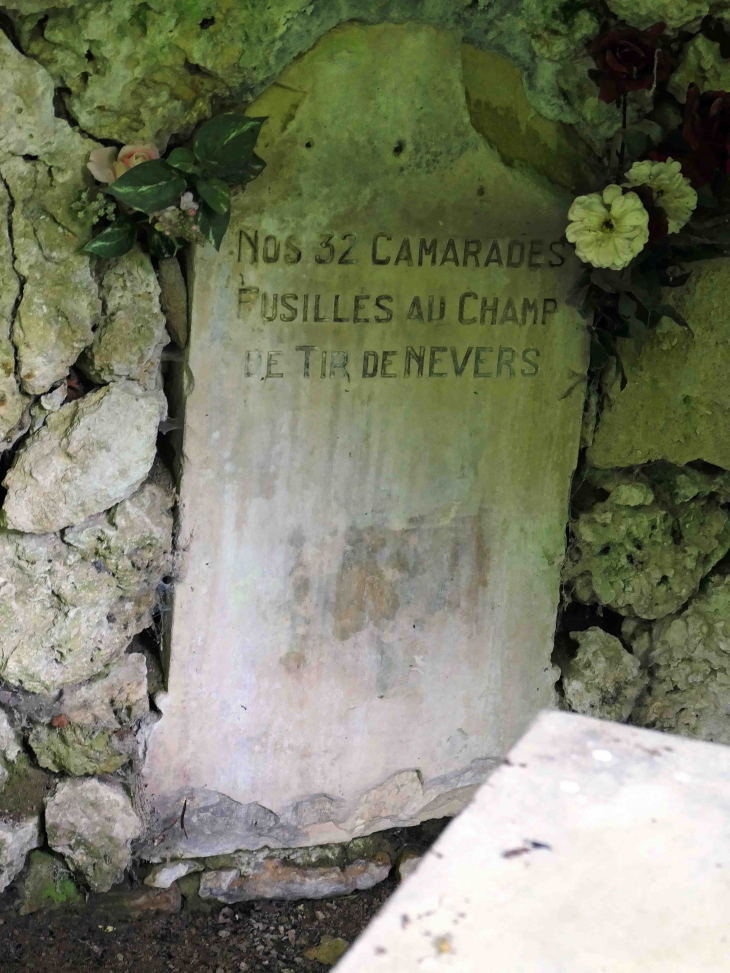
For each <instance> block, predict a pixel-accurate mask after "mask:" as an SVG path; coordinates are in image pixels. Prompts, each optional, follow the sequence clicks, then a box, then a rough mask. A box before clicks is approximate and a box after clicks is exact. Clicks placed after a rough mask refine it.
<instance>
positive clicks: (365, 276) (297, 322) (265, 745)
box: [146, 25, 585, 858]
mask: <svg viewBox="0 0 730 973" xmlns="http://www.w3.org/2000/svg"><path fill="white" fill-rule="evenodd" d="M460 47H461V45H460V39H459V37H458V35H456V34H453V33H449V32H441V31H437V30H435V29H432V28H427V27H415V26H407V27H395V26H378V27H360V26H354V25H353V26H348V27H345V28H341V29H338V30H335V31H333V32H331V33H330V34H329V35H327V36H326V37H325V38H324V39H323V40H322V41H321V42H320V43H319V44H318V45H317V46H316V47H315V48H314V49H313V50H312V51H311V52H310V53H309V54H307V55H306V56H305V57H303V58H302V59H300V60H299V61H297V62H295V63H294V64H292V65H291V66H290V67H289V68H288V69H287V70H286V71H285V72H284V74H283V76H282V77H281V79H280V80H279V81H278V82H277V83H275V84H274V85H273V86H272V87H271V88H270V89H269V91H268V92H266V93H265V94H264V95H263V96H262V97H261V98H260V99H259V100H258V101H257V103H256V104H254V105H253V106H252V108H251V109H250V113H251V114H254V115H267V116H269V120H268V122H267V123H266V125H265V126H264V129H263V133H262V138H261V141H260V147H259V151H260V154H261V155H262V157H263V158H265V159H266V161H267V163H268V168H267V169H266V171H265V173H264V174H263V175H262V176H261V177H260V178H259V179H258V180H256V181H255V182H254V183H252V184H251V186H250V187H249V188H248V189H247V190H246V192H245V193H244V194H243V195H242V196H241V197H240V198H239V199H238V201H237V203H236V206H235V211H234V215H233V219H232V224H231V229H230V230H229V233H228V236H227V238H226V243H225V244H224V247H223V250H222V252H221V254H220V255H219V256H217V255H216V254H215V253H214V252H213V251H212V250H210V249H205V250H199V251H197V252H196V254H195V260H194V282H193V304H192V324H191V339H190V352H189V362H188V367H189V374H191V375H192V379H193V380H194V388H193V390H192V392H191V393H190V396H189V399H188V402H187V412H186V427H185V438H184V473H183V478H182V498H181V546H182V549H183V551H184V552H185V555H184V556H185V565H186V566H185V569H184V576H183V578H182V580H181V581H180V582H179V584H178V586H177V590H176V598H175V609H174V620H173V633H172V645H171V665H170V678H169V692H168V693H167V694H166V695H165V696H164V697H163V698H161V699H159V700H158V701H159V703H160V706H161V709H162V711H163V718H162V720H161V721H160V722H159V723H158V724H157V725H156V726H155V728H154V730H153V731H152V736H151V739H150V745H149V756H148V761H147V767H146V783H147V788H148V790H147V793H148V794H150V795H151V798H152V800H153V802H154V805H155V807H156V809H157V810H158V811H159V813H160V814H161V816H162V821H161V826H165V825H167V824H170V823H171V822H173V821H175V820H176V819H178V818H179V817H180V815H181V811H182V807H183V804H184V802H187V803H186V804H185V829H184V831H183V829H181V828H180V827H173V828H170V829H169V830H168V831H166V832H165V834H164V837H163V838H162V839H161V840H160V841H159V842H158V843H157V844H155V845H154V846H151V847H150V848H149V849H148V854H149V855H150V857H153V858H154V857H157V858H162V857H165V855H168V854H172V853H173V852H175V853H176V854H187V855H191V856H192V855H202V854H213V853H218V852H223V851H228V850H231V849H233V848H237V847H248V848H255V847H260V846H261V845H265V844H266V845H270V846H287V845H304V844H313V843H317V842H329V841H338V840H346V839H348V838H350V837H352V836H353V835H362V834H367V833H369V832H372V831H374V830H377V829H379V828H386V827H389V826H392V825H395V824H403V823H408V822H411V823H412V822H415V821H418V820H422V819H425V818H428V817H436V816H440V815H442V814H448V813H452V814H453V813H455V812H456V811H458V810H459V809H460V808H461V807H462V806H463V805H464V803H465V802H466V801H467V800H468V799H469V797H470V796H471V794H472V793H473V791H474V787H475V786H476V785H477V784H478V783H479V781H480V780H482V779H483V777H484V775H485V773H486V771H487V770H488V769H489V768H491V767H492V766H493V765H494V763H495V761H496V760H498V759H499V758H500V756H501V755H502V754H504V753H505V752H506V750H507V748H508V747H509V746H510V745H511V744H512V743H513V742H514V741H515V739H516V738H517V737H518V736H519V734H520V733H521V732H522V730H523V729H524V727H525V726H526V724H527V722H528V721H529V719H530V718H531V717H532V716H533V715H534V714H535V713H536V712H537V710H538V709H540V708H541V707H544V706H547V705H550V704H551V702H552V698H553V684H554V682H555V675H554V673H553V671H552V668H551V664H550V652H551V646H552V636H553V630H554V622H555V610H556V605H557V601H558V584H559V568H560V562H561V558H562V555H563V551H564V536H565V521H566V518H567V496H568V487H569V480H570V475H571V472H572V470H573V467H574V464H575V459H576V456H577V449H578V435H579V427H580V418H581V407H582V386H581V376H582V375H584V374H585V337H584V332H583V330H582V329H581V327H580V326H579V324H578V320H577V319H576V318H575V317H574V316H573V315H572V312H570V311H569V309H567V308H566V306H565V303H564V302H565V294H566V291H567V288H568V286H569V284H570V282H571V279H572V277H573V275H574V268H573V267H572V266H571V265H569V261H568V255H567V253H566V252H564V249H563V245H562V244H561V243H560V242H559V240H560V237H561V236H562V233H563V229H564V225H565V212H566V210H567V207H568V205H569V202H570V198H569V197H568V196H567V195H566V194H565V193H564V192H563V191H562V190H557V189H556V188H555V187H553V186H552V185H551V184H549V183H547V182H546V181H545V180H544V179H543V178H540V177H537V176H536V175H534V174H533V173H531V172H530V171H529V170H524V169H520V168H510V167H509V166H507V165H505V164H503V163H502V161H501V160H500V158H499V155H498V153H497V152H496V151H495V150H494V149H493V148H492V147H491V146H490V145H489V144H487V142H485V140H484V138H483V137H482V136H480V135H479V134H478V133H477V132H476V131H475V130H474V129H473V128H472V126H471V124H470V121H469V114H468V112H467V108H466V104H465V98H464V86H463V80H462V75H461V52H460ZM573 386H575V389H574V391H573V392H572V393H570V392H569V390H570V389H571V387H573ZM566 393H569V394H566Z"/></svg>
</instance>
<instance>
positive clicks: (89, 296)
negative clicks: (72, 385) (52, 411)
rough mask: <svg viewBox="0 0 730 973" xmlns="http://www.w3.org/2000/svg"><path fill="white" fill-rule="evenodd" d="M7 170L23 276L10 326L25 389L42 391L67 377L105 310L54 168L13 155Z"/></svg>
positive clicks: (17, 263) (17, 261)
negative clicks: (56, 180)
mask: <svg viewBox="0 0 730 973" xmlns="http://www.w3.org/2000/svg"><path fill="white" fill-rule="evenodd" d="M2 175H3V178H4V179H5V182H6V183H7V185H8V188H9V190H10V193H11V195H12V197H13V200H14V208H13V213H12V228H13V249H14V254H15V269H16V270H17V272H18V274H19V275H20V276H21V278H22V279H23V280H24V281H25V287H24V288H23V296H22V299H21V302H20V305H19V307H18V309H17V313H16V316H15V322H14V325H13V343H14V344H15V349H16V352H17V356H18V373H19V375H20V379H21V383H22V388H23V390H24V391H25V392H28V393H31V394H36V395H37V394H41V393H43V392H45V391H47V389H49V388H50V387H51V386H52V385H53V384H54V383H55V382H58V381H60V380H61V379H63V378H65V376H66V374H67V373H68V370H69V367H70V366H71V365H72V364H73V363H74V362H75V361H76V359H77V358H78V356H79V354H80V353H81V351H83V349H84V348H85V347H86V345H88V344H90V342H91V340H92V338H93V332H92V328H93V326H94V324H95V323H96V321H97V319H98V317H99V313H100V311H101V303H100V301H99V296H98V293H97V287H96V283H95V281H94V279H93V277H92V276H91V271H90V268H89V258H88V256H87V255H85V254H83V253H81V252H80V246H81V244H82V242H84V241H83V238H82V237H81V235H80V231H79V230H78V228H76V227H74V228H72V227H70V226H69V225H68V223H69V220H68V218H67V210H68V205H66V206H64V205H63V203H64V200H63V198H60V199H56V200H55V201H54V195H55V196H56V197H58V196H59V194H60V187H59V186H56V185H55V181H54V180H55V175H54V172H53V170H51V169H49V167H48V166H46V165H44V164H42V163H41V162H28V161H26V160H24V159H18V158H12V159H10V160H8V161H7V162H4V163H2Z"/></svg>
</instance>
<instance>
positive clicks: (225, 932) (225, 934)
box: [218, 929, 231, 939]
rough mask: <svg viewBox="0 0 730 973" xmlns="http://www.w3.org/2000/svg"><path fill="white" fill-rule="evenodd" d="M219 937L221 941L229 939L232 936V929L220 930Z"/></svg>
mask: <svg viewBox="0 0 730 973" xmlns="http://www.w3.org/2000/svg"><path fill="white" fill-rule="evenodd" d="M218 935H219V936H220V938H221V939H228V937H229V936H230V935H231V930H230V929H219V930H218Z"/></svg>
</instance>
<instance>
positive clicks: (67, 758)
mask: <svg viewBox="0 0 730 973" xmlns="http://www.w3.org/2000/svg"><path fill="white" fill-rule="evenodd" d="M115 742H116V741H115V738H114V737H113V736H112V734H111V732H110V731H109V730H99V731H98V732H95V731H94V730H89V729H87V728H86V727H83V726H76V725H75V724H74V723H70V724H69V725H68V726H62V727H54V726H36V727H34V728H33V729H32V730H31V732H30V734H29V736H28V743H29V744H30V746H31V747H32V749H33V753H34V754H35V756H36V760H37V761H38V763H39V764H40V765H41V767H45V768H46V769H47V770H52V771H54V772H55V773H58V774H61V773H66V774H73V775H74V776H77V777H80V776H82V775H84V774H111V773H113V772H114V771H115V770H118V769H119V768H120V767H121V766H122V765H123V764H125V763H126V762H127V760H129V755H128V754H126V753H120V751H119V750H118V749H117V747H116V746H115Z"/></svg>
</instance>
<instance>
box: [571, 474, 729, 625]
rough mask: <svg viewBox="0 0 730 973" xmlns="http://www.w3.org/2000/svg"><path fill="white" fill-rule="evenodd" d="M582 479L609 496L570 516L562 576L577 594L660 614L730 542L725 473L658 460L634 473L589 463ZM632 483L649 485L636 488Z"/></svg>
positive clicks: (686, 593) (684, 595)
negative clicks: (592, 467) (595, 467)
mask: <svg viewBox="0 0 730 973" xmlns="http://www.w3.org/2000/svg"><path fill="white" fill-rule="evenodd" d="M586 481H587V483H588V484H589V485H591V486H593V487H594V488H596V489H601V490H604V491H608V492H609V496H608V499H606V500H602V501H599V502H597V503H595V504H593V506H591V507H590V508H589V509H586V510H583V511H582V512H580V513H579V514H578V515H577V516H576V517H575V519H574V520H573V521H572V522H571V539H570V544H569V548H568V554H567V556H566V561H565V565H564V569H563V578H564V581H566V582H567V583H568V584H569V586H570V589H571V591H572V593H573V596H574V598H575V599H576V600H577V601H581V602H583V603H585V604H595V603H597V604H600V605H606V606H608V607H610V608H613V609H614V610H615V611H618V612H621V613H622V614H624V615H627V616H633V615H636V616H638V617H640V618H647V619H653V618H661V617H662V616H663V615H668V614H670V613H671V612H674V611H677V610H678V609H679V608H680V607H681V606H682V605H683V604H684V603H685V602H686V601H687V600H688V598H690V596H691V595H693V594H694V593H695V592H696V591H697V589H698V587H699V584H700V582H701V580H702V578H703V577H704V575H706V574H707V573H708V572H709V571H710V570H711V568H712V567H714V565H715V564H717V562H718V561H719V560H720V559H721V558H722V557H724V555H725V554H726V553H727V551H728V550H729V549H730V516H729V515H728V513H727V511H726V510H725V509H724V507H723V506H722V505H721V501H723V500H724V501H727V499H728V489H729V488H730V478H729V477H728V476H712V475H707V474H703V473H700V472H699V471H697V470H693V471H691V475H690V473H689V471H684V470H681V469H678V468H676V467H671V466H670V465H669V464H657V465H656V466H655V467H649V468H648V469H647V470H643V471H636V472H634V473H631V472H629V471H621V472H609V471H606V472H604V471H601V470H592V471H589V473H588V474H587V476H586ZM637 484H641V485H643V486H644V487H645V488H648V490H647V491H646V492H644V493H643V495H642V494H640V493H638V492H637V490H636V486H637ZM627 488H630V489H627ZM688 494H691V499H685V498H686V497H687V495H688ZM650 497H651V499H650ZM637 499H638V500H642V499H643V500H644V501H645V502H643V503H638V504H637V503H636V501H637ZM627 501H628V502H627Z"/></svg>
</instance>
